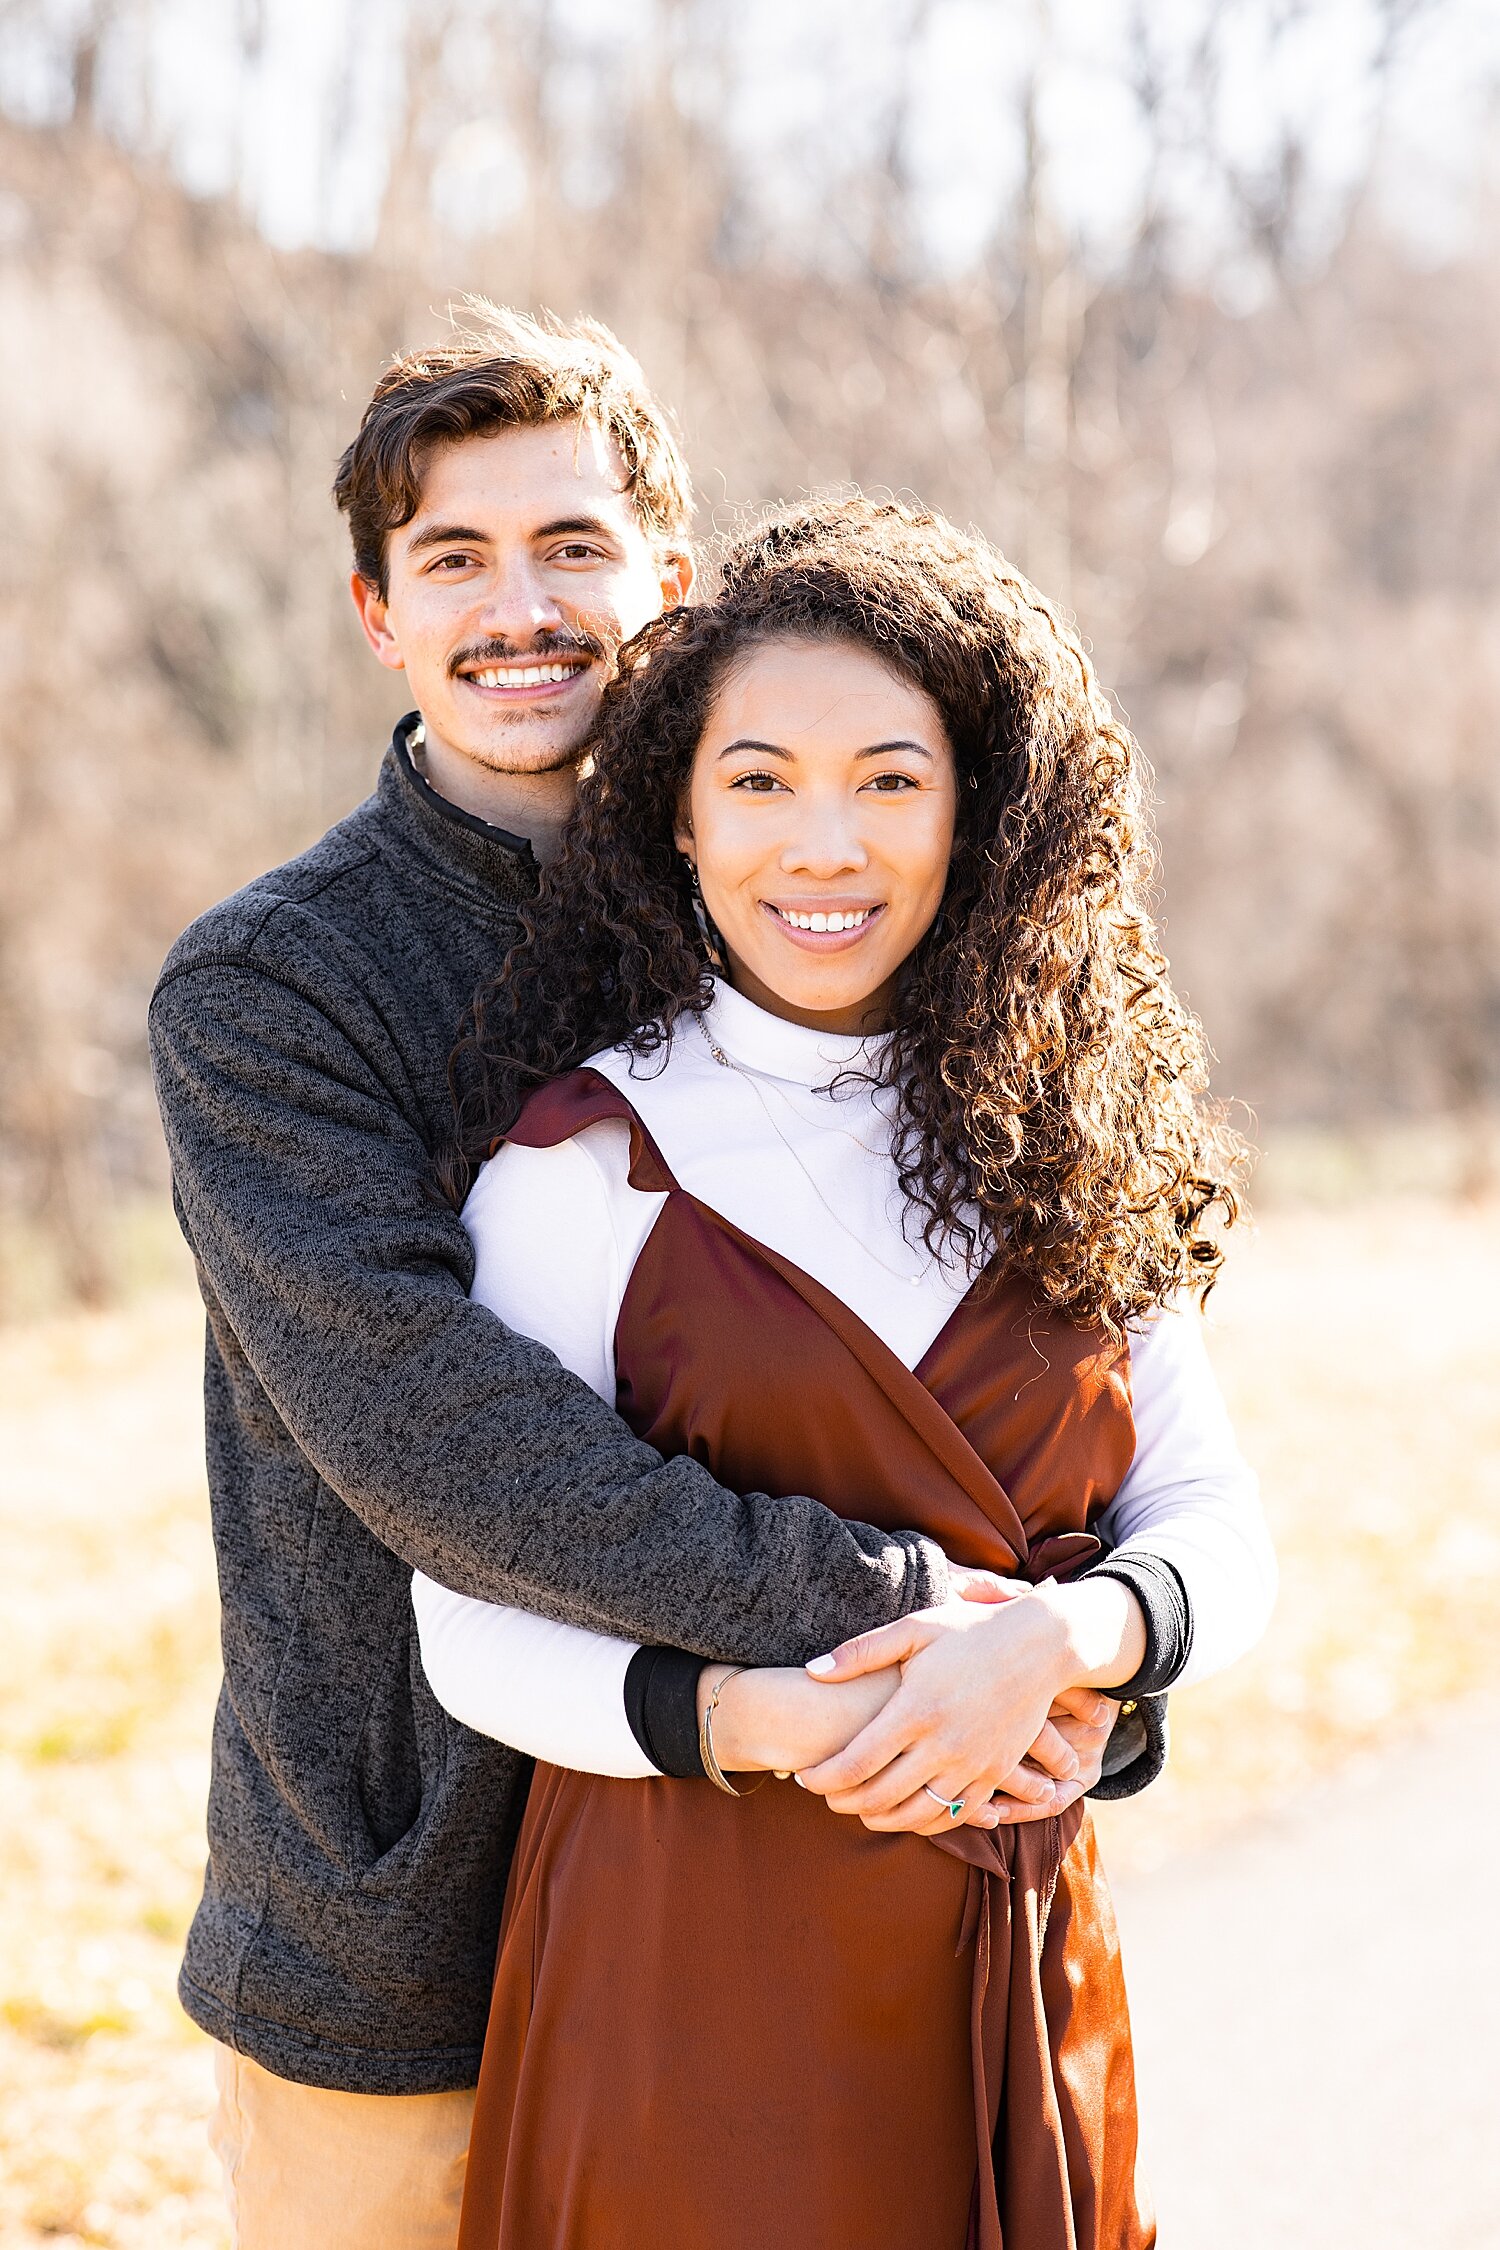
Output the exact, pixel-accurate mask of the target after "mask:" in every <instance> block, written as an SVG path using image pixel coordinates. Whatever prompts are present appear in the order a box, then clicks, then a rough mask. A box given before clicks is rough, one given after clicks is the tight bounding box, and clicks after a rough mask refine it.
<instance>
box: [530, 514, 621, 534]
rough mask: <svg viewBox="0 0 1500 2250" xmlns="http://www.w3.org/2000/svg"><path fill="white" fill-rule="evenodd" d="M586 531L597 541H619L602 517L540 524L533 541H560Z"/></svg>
mask: <svg viewBox="0 0 1500 2250" xmlns="http://www.w3.org/2000/svg"><path fill="white" fill-rule="evenodd" d="M579 531H586V532H588V533H590V534H591V535H592V536H593V537H594V538H595V539H617V538H618V537H619V533H618V532H617V531H615V530H614V529H613V528H612V527H611V526H610V525H609V524H607V523H606V522H605V520H604V518H603V517H602V516H559V517H558V519H557V521H556V523H544V524H539V525H538V526H537V529H536V530H535V531H534V532H533V533H532V534H531V536H532V538H533V539H560V538H562V537H563V536H564V535H565V534H567V533H570V532H579Z"/></svg>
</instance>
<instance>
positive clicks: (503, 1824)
mask: <svg viewBox="0 0 1500 2250" xmlns="http://www.w3.org/2000/svg"><path fill="white" fill-rule="evenodd" d="M410 723H411V722H410V721H403V722H402V725H401V727H400V728H398V729H397V734H396V739H395V741H394V742H393V744H392V746H391V749H390V751H389V752H388V753H387V755H386V758H385V762H384V764H383V766H382V769H381V773H380V779H379V786H378V788H377V790H376V793H375V795H374V796H373V797H371V798H370V799H369V800H368V801H367V802H366V803H365V804H363V805H361V806H360V807H359V809H358V810H357V811H356V812H354V813H352V814H351V815H350V816H349V818H348V819H347V820H344V821H341V822H340V823H339V824H338V826H337V827H335V828H333V829H331V830H330V831H329V833H328V834H327V835H326V836H325V837H324V838H323V839H322V841H321V842H320V843H318V844H315V845H314V846H313V847H312V849H311V850H310V851H307V852H305V853H303V854H302V856H301V857H300V858H298V859H295V860H293V861H291V862H290V863H289V864H288V865H287V866H285V867H282V868H279V869H277V870H276V872H275V873H273V874H270V875H266V876H263V877H262V878H261V879H260V881H258V882H255V883H252V884H251V885H250V886H249V887H248V888H247V889H246V890H243V891H241V892H239V893H237V894H236V896H235V897H233V898H231V899H228V900H226V901H225V902H224V903H223V904H222V905H220V906H217V907H215V908H213V909H212V911H211V912H209V913H208V914H206V915H204V916H203V918H202V919H201V920H200V921H198V922H196V923H194V925H193V926H192V928H191V929H189V930H188V931H187V932H186V934H185V935H184V936H183V937H182V938H181V939H179V941H178V943H177V944H176V945H175V946H174V947H173V949H172V952H171V954H170V955H169V957H168V959H167V962H166V965H165V967H164V968H163V970H162V974H161V980H160V982H159V984H158V986H157V989H156V993H155V996H154V998H153V1001H152V1005H151V1052H152V1060H153V1065H154V1069H155V1074H156V1084H157V1093H158V1098H159V1100H160V1104H161V1112H162V1118H163V1122H164V1125H165V1128H166V1136H167V1142H168V1147H169V1150H170V1153H171V1159H172V1176H173V1187H174V1194H175V1199H176V1206H177V1213H178V1217H179V1219H180V1222H181V1225H182V1228H183V1232H184V1234H185V1235H186V1237H187V1240H188V1243H189V1245H190V1247H191V1249H192V1251H193V1254H194V1257H195V1259H196V1261H197V1267H198V1276H199V1281H200V1284H201V1287H202V1291H203V1298H204V1303H205V1305H206V1307H207V1312H208V1345H207V1375H206V1392H205V1409H206V1419H207V1442H208V1475H209V1493H210V1501H211V1506H212V1511H213V1525H214V1537H215V1542H216V1545H217V1551H218V1565H219V1586H220V1593H221V1597H222V1603H223V1650H224V1686H223V1691H222V1693H221V1695H220V1698H219V1706H218V1714H217V1718H216V1722H215V1728H214V1745H213V1777H212V1784H211V1793H210V1801H209V1820H208V1827H209V1861H208V1870H207V1876H206V1880H205V1883H204V1890H203V1897H202V1902H201V1904H200V1905H199V1908H198V1911H197V1914H196V1917H195V1919H194V1921H193V1925H192V1930H191V1932H190V1935H189V1938H188V1944H187V1955H186V1960H185V1962H184V1965H183V1970H182V1979H181V1987H180V1989H181V1994H182V2000H183V2004H184V2006H185V2007H186V2009H187V2011H188V2013H189V2014H190V2015H191V2016H192V2017H193V2018H194V2019H195V2021H196V2022H198V2023H199V2024H200V2025H202V2027H203V2028H204V2029H205V2030H206V2031H208V2032H210V2033H212V2034H213V2036H214V2037H215V2038H217V2039H220V2040H224V2041H226V2042H227V2043H228V2044H230V2045H231V2046H233V2047H236V2048H238V2049H239V2050H240V2051H241V2052H243V2053H245V2054H248V2055H250V2056H252V2057H253V2058H254V2059H255V2060H256V2061H258V2062H260V2063H262V2064H264V2065H265V2066H266V2067H267V2068H268V2069H270V2070H273V2071H275V2072H277V2073H279V2074H280V2075H281V2076H283V2077H286V2078H292V2079H297V2080H301V2081H302V2082H304V2083H306V2084H309V2085H315V2086H331V2087H344V2088H348V2089H351V2090H353V2091H357V2092H364V2093H417V2092H425V2091H435V2090H439V2089H443V2088H448V2087H456V2086H464V2085H468V2084H471V2083H472V2082H473V2080H474V2078H475V2076H476V2074H477V2071H478V2065H479V2055H480V2048H481V2044H482V2041H483V2036H484V2024H485V2014H486V2007H487V2003H488V1998H489V1986H490V1977H491V1971H492V1966H493V1960H494V1952H495V1940H496V1934H497V1930H498V1924H499V1914H500V1902H501V1896H502V1892H503V1888H504V1883H505V1874H506V1868H507V1865H508V1860H509V1854H510V1850H511V1847H512V1844H513V1841H514V1836H515V1831H516V1826H517V1823H518V1821H519V1818H520V1813H521V1807H522V1803H523V1799H524V1794H525V1789H526V1784H527V1780H528V1776H529V1769H528V1766H527V1762H526V1761H525V1760H524V1759H522V1758H520V1757H519V1756H517V1755H516V1754H515V1753H514V1752H511V1751H508V1750H506V1749H504V1748H502V1747H500V1746H497V1745H496V1744H494V1743H491V1742H487V1741H485V1740H483V1739H482V1738H481V1737H479V1736H477V1735H473V1734H470V1733H469V1732H468V1731H467V1730H466V1729H465V1728H463V1727H462V1726H460V1725H459V1724H458V1723H457V1722H456V1721H454V1720H452V1719H450V1718H449V1717H448V1716H447V1714H446V1713H445V1712H444V1711H443V1710H442V1709H441V1708H440V1706H439V1705H438V1704H437V1702H436V1701H435V1699H434V1697H433V1696H432V1693H431V1691H430V1690H429V1688H428V1686H427V1684H426V1681H425V1679H424V1678H423V1675H422V1670H421V1666H420V1663H419V1661H418V1657H417V1646H416V1637H415V1629H414V1625H413V1621H412V1612H411V1599H410V1574H411V1569H412V1566H413V1565H414V1564H419V1565H420V1566H421V1567H422V1569H424V1570H425V1571H427V1572H429V1573H430V1574H431V1575H432V1576H433V1577H435V1578H438V1579H440V1580H442V1581H443V1582H445V1583H446V1584H448V1585H451V1586H454V1587H457V1588H459V1589H460V1590H461V1591H464V1592H468V1593H473V1594H477V1595H480V1596H483V1597H486V1598H489V1599H492V1600H498V1601H506V1602H511V1603H515V1604H519V1605H521V1606H524V1607H525V1608H528V1609H533V1610H537V1611H541V1612H543V1613H545V1614H546V1615H549V1616H552V1617H558V1618H563V1619H566V1620H569V1621H572V1622H575V1623H578V1624H583V1625H588V1626H592V1627H594V1628H596V1629H597V1630H600V1631H603V1632H612V1633H617V1634H624V1635H627V1636H629V1637H631V1638H633V1639H639V1640H643V1641H647V1642H662V1643H669V1644H673V1645H676V1646H678V1647H681V1648H685V1649H690V1650H694V1651H697V1652H699V1653H701V1654H703V1655H705V1656H712V1657H717V1658H725V1659H737V1660H739V1661H742V1662H747V1663H788V1662H801V1661H802V1660H804V1659H805V1658H806V1657H808V1656H810V1655H812V1654H813V1653H815V1652H816V1651H817V1650H819V1649H822V1648H827V1647H831V1646H832V1645H833V1644H834V1643H835V1642H836V1641H838V1640H839V1639H841V1638H842V1637H844V1636H845V1635H846V1634H849V1633H853V1632H857V1631H862V1630H864V1629H866V1628H868V1627H870V1626H873V1625H877V1624H881V1623H884V1622H885V1621H887V1620H888V1619H890V1618H892V1617H896V1616H901V1615H904V1614H905V1613H906V1612H907V1611H909V1610H911V1609H915V1608H920V1607H923V1606H925V1605H926V1604H928V1603H930V1602H934V1601H940V1600H942V1599H943V1598H944V1596H945V1593H946V1589H947V1573H946V1565H945V1563H944V1561H943V1558H942V1555H941V1553H940V1552H939V1551H938V1549H936V1548H935V1547H934V1546H933V1545H932V1544H931V1543H930V1542H929V1541H927V1540H924V1539H922V1538H920V1537H918V1536H917V1535H916V1534H911V1535H907V1536H900V1537H894V1538H892V1537H889V1536H887V1535H886V1534H885V1533H884V1532H880V1531H877V1530H874V1529H872V1528H871V1527H869V1526H867V1525H861V1524H851V1523H845V1522H843V1521H842V1520H841V1519H840V1518H839V1517H837V1516H835V1515H832V1514H830V1513H829V1512H828V1510H826V1509H825V1508H822V1507H820V1506H818V1505H817V1504H816V1503H815V1502H813V1501H811V1500H785V1499H778V1500H776V1501H774V1502H773V1501H770V1500H768V1499H766V1498H765V1497H764V1496H763V1495H759V1494H754V1493H751V1494H746V1495H736V1494H734V1493H730V1492H726V1491H724V1490H723V1489H722V1487H721V1486H719V1485H718V1484H716V1483H715V1482H714V1480H713V1479H712V1477H710V1476H709V1475H708V1474H707V1472H706V1471H705V1470H704V1469H702V1468H701V1467H700V1466H698V1465H697V1464H696V1463H694V1462H692V1461H690V1460H685V1459H684V1460H673V1461H667V1462H663V1461H662V1460H661V1459H660V1458H659V1457H658V1456H657V1455H656V1454H655V1453H654V1452H652V1451H651V1450H650V1448H649V1447H647V1446H645V1445H642V1444H641V1443H640V1442H639V1441H638V1440H637V1439H636V1438H635V1437H634V1436H633V1435H632V1434H631V1432H630V1431H629V1430H628V1429H627V1428H626V1426H625V1424H624V1423H623V1422H621V1421H620V1420H619V1419H618V1418H617V1417H616V1416H615V1415H614V1414H612V1413H611V1412H610V1411H609V1409H608V1408H607V1407H605V1406H604V1405H602V1404H601V1402H600V1401H599V1400H598V1399H597V1398H596V1397H595V1396H594V1394H593V1392H592V1391H590V1390H589V1389H588V1388H587V1386H586V1385H585V1384H583V1383H582V1382H580V1381H579V1380H577V1378H576V1377H574V1376H572V1375H570V1374H568V1373H567V1372H565V1370H564V1369H563V1368H562V1367H560V1366H559V1364H558V1362H557V1361H556V1360H555V1359H554V1358H553V1357H552V1356H551V1354H550V1353H548V1352H547V1351H545V1350H544V1349H543V1348H542V1347H541V1346H539V1345H537V1344H534V1343H532V1342H530V1341H528V1340H527V1339H526V1338H524V1337H521V1336H516V1335H512V1334H511V1333H510V1332H509V1331H508V1330H506V1329H505V1328H503V1327H502V1326H501V1325H500V1323H499V1322H498V1321H497V1320H496V1319H495V1318H494V1316H493V1315H492V1314H491V1313H489V1312H487V1311H486V1310H485V1309H484V1307H483V1306H481V1305H477V1304H474V1303H471V1301H470V1299H469V1297H468V1294H467V1291H468V1285H469V1281H470V1277H471V1271H472V1260H471V1254H470V1247H469V1241H468V1237H467V1235H466V1234H465V1233H464V1230H463V1228H462V1226H461V1225H460V1224H459V1221H458V1218H457V1216H456V1214H455V1213H454V1212H453V1210H452V1209H451V1208H450V1206H449V1205H448V1204H447V1203H445V1202H444V1200H443V1198H442V1197H441V1195H440V1194H439V1193H438V1191H437V1187H436V1184H435V1181H434V1177H433V1165H432V1158H433V1152H434V1150H435V1148H436V1147H437V1146H438V1145H439V1144H440V1142H441V1140H442V1138H443V1136H444V1134H445V1132H446V1130H447V1127H448V1121H449V1109H448V1097H447V1090H446V1063H447V1055H448V1051H449V1047H450V1044H451V1042H452V1039H453V1035H454V1030H455V1027H456V1025H457V1023H458V1020H459V1017H460V1015H461V1014H462V1011H463V1009H464V1007H465V1005H466V1004H467V1002H468V999H469V996H470V994H471V992H472V990H473V988H474V986H475V984H476V983H477V982H478V981H479V979H480V978H481V977H483V976H485V975H486V974H488V973H489V972H491V971H492V970H493V968H494V966H495V964H496V962H497V961H498V960H499V958H500V957H501V955H502V954H503V952H504V950H505V948H506V947H507V945H508V944H509V942H510V941H511V939H512V937H513V936H514V934H515V926H516V925H515V914H516V909H517V907H518V906H519V905H520V904H521V902H522V901H523V900H524V899H525V898H526V896H527V895H528V892H529V891H530V889H531V886H532V884H533V882H534V879H535V869H534V866H533V864H532V861H531V857H530V853H529V851H528V850H527V848H526V846H525V845H524V843H522V842H521V841H520V840H519V839H517V838H515V837H508V836H506V835H504V834H503V833H501V832H500V831H498V830H496V829H494V828H490V827H488V826H486V824H485V823H484V822H482V821H479V820H476V819H474V818H472V817H471V816H470V815H468V814H465V813H462V812H460V811H458V810H457V808H455V807H454V806H452V805H449V804H447V803H446V802H445V801H444V800H443V799H441V798H439V797H438V796H436V795H435V794H434V792H433V791H432V790H431V789H429V788H428V786H427V785H426V783H425V782H424V781H423V780H422V779H421V777H420V776H419V775H418V774H416V773H415V772H414V770H413V768H412V766H411V762H410V759H409V757H408V756H407V753H406V747H405V739H404V735H405V729H406V727H407V726H408V725H409V724H410Z"/></svg>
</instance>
